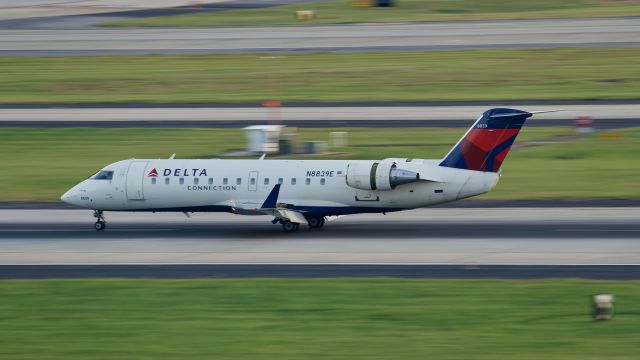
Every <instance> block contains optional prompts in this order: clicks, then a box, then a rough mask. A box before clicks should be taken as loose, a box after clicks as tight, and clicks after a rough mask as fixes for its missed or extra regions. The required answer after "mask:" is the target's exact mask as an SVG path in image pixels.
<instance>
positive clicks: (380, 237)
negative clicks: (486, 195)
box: [0, 207, 640, 266]
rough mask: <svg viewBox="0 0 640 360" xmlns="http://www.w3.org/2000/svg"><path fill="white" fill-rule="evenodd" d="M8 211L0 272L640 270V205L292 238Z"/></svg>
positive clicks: (424, 216)
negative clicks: (109, 268) (175, 267)
mask: <svg viewBox="0 0 640 360" xmlns="http://www.w3.org/2000/svg"><path fill="white" fill-rule="evenodd" d="M106 217H107V223H108V225H107V230H105V231H103V232H96V231H94V230H93V227H92V223H93V219H92V217H91V212H90V211H84V210H0V219H1V220H0V265H28V264H30V265H82V264H84V265H109V264H111V265H112V264H120V265H142V264H145V265H160V264H164V265H166V264H281V265H282V264H304V265H313V264H342V265H355V264H369V265H384V264H403V265H412V264H413V265H456V266H462V265H466V266H485V265H568V264H570V265H634V264H635V265H640V221H638V220H640V208H637V207H625V208H606V207H603V208H531V209H529V208H492V209H489V208H448V209H447V208H444V209H443V208H432V209H420V210H413V211H407V212H400V213H390V214H387V215H386V216H384V215H382V214H363V215H353V216H347V217H342V218H339V219H338V220H335V221H332V222H329V223H328V224H327V225H326V226H325V227H324V228H323V229H321V230H313V231H312V230H310V229H307V228H306V227H302V228H301V230H300V231H299V232H297V233H295V234H285V233H283V232H282V231H281V229H280V227H279V226H277V225H272V224H271V223H270V221H269V220H270V218H269V217H242V216H236V215H231V214H206V213H197V214H193V216H192V218H191V219H187V218H186V217H185V216H184V215H183V214H147V213H114V212H107V213H106Z"/></svg>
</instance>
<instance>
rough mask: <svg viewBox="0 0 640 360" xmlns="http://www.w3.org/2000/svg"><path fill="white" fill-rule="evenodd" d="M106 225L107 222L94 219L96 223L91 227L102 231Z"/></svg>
mask: <svg viewBox="0 0 640 360" xmlns="http://www.w3.org/2000/svg"><path fill="white" fill-rule="evenodd" d="M106 226H107V223H105V222H104V221H96V223H95V224H93V227H94V228H95V229H96V231H102V230H104V228H105V227H106Z"/></svg>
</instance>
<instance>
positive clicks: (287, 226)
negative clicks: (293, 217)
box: [282, 220, 300, 233]
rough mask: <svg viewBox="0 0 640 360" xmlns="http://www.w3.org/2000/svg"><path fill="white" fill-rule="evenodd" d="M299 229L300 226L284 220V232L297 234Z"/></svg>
mask: <svg viewBox="0 0 640 360" xmlns="http://www.w3.org/2000/svg"><path fill="white" fill-rule="evenodd" d="M299 227H300V224H298V223H294V222H291V221H289V220H284V221H283V222H282V230H284V232H288V233H292V232H296V231H298V228H299Z"/></svg>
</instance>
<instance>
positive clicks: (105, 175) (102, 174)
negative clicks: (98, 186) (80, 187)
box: [93, 170, 113, 180]
mask: <svg viewBox="0 0 640 360" xmlns="http://www.w3.org/2000/svg"><path fill="white" fill-rule="evenodd" d="M93 179H94V180H111V179H113V171H107V170H102V171H99V172H98V173H97V174H96V175H95V176H94V177H93Z"/></svg>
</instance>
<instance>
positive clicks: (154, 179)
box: [151, 177, 156, 185]
mask: <svg viewBox="0 0 640 360" xmlns="http://www.w3.org/2000/svg"><path fill="white" fill-rule="evenodd" d="M151 184H152V185H155V184H156V178H154V177H152V178H151Z"/></svg>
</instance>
